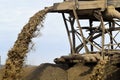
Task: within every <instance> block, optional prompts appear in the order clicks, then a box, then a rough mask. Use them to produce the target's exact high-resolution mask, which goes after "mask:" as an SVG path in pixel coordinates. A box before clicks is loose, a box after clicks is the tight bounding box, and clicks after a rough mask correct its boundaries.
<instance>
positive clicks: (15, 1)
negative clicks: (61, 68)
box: [0, 0, 69, 65]
mask: <svg viewBox="0 0 120 80" xmlns="http://www.w3.org/2000/svg"><path fill="white" fill-rule="evenodd" d="M55 2H62V0H12V1H10V0H0V10H1V11H0V27H1V28H0V56H1V61H2V64H4V63H5V61H6V59H7V53H8V50H10V48H12V46H13V44H14V42H15V40H16V39H17V35H18V33H20V31H21V29H22V28H23V26H24V25H25V24H26V23H27V21H28V20H29V18H30V17H31V16H32V15H33V14H34V13H36V12H37V11H39V10H41V9H44V7H47V6H51V5H53V3H55ZM40 34H41V35H39V36H38V37H36V38H34V39H33V42H34V43H35V46H34V49H33V50H32V51H31V52H29V53H28V54H27V56H28V57H27V59H26V63H27V64H33V65H39V64H41V63H45V62H52V61H53V59H54V58H55V57H59V56H61V55H65V54H68V53H69V44H68V39H67V35H66V32H65V27H64V23H63V19H62V17H61V14H58V13H55V14H53V13H49V14H48V15H47V16H46V19H45V21H44V28H42V30H41V32H40Z"/></svg>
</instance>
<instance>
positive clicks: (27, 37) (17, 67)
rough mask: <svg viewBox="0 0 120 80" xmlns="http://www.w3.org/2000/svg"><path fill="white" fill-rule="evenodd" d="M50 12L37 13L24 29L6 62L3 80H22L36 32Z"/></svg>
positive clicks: (46, 10)
mask: <svg viewBox="0 0 120 80" xmlns="http://www.w3.org/2000/svg"><path fill="white" fill-rule="evenodd" d="M50 10H51V8H46V9H44V10H41V11H39V12H37V13H36V14H35V15H34V16H33V17H31V18H30V20H29V22H28V23H27V24H26V25H25V26H24V27H23V29H22V31H21V33H20V34H19V35H18V38H17V40H16V42H15V44H14V46H13V48H12V49H11V50H9V52H8V59H7V61H6V65H5V72H4V76H3V79H2V80H20V78H21V75H20V73H21V69H22V66H23V62H24V58H25V56H26V54H27V53H28V51H29V44H30V43H31V39H32V38H33V37H35V31H36V30H37V29H38V25H42V23H43V20H44V18H45V15H46V13H48V12H49V11H50Z"/></svg>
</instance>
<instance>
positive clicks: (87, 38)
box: [51, 0, 120, 63]
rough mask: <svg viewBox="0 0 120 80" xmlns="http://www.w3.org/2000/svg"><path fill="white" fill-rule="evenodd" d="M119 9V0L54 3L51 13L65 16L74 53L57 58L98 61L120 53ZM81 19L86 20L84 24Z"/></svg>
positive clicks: (67, 0) (59, 60)
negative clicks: (82, 24)
mask: <svg viewBox="0 0 120 80" xmlns="http://www.w3.org/2000/svg"><path fill="white" fill-rule="evenodd" d="M119 11H120V1H119V0H64V2H62V3H55V4H54V5H53V9H52V11H51V13H61V14H62V16H63V20H64V23H65V27H66V31H67V35H68V40H69V44H70V53H71V54H70V55H69V56H62V57H61V58H56V59H55V60H54V61H55V62H56V63H59V62H60V63H61V62H62V63H63V62H65V63H74V62H75V63H76V62H81V59H84V60H85V61H86V62H98V61H99V60H100V59H104V58H106V57H110V56H111V55H113V54H119V51H120V45H119V44H120V43H119V42H120V39H119V36H120V35H119V31H120V24H119V21H120V20H119V19H120V13H119ZM82 20H86V23H85V25H84V26H81V22H82ZM81 53H84V54H81ZM108 55H109V56H108Z"/></svg>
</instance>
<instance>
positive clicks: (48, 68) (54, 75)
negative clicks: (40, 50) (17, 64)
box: [24, 63, 68, 80]
mask: <svg viewBox="0 0 120 80" xmlns="http://www.w3.org/2000/svg"><path fill="white" fill-rule="evenodd" d="M63 66H64V69H63ZM66 69H67V66H66ZM24 80H68V79H67V71H66V70H65V65H56V64H48V63H46V64H41V65H40V66H39V67H37V68H36V69H35V70H34V71H33V72H32V73H31V74H30V75H28V76H27V77H25V78H24Z"/></svg>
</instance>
